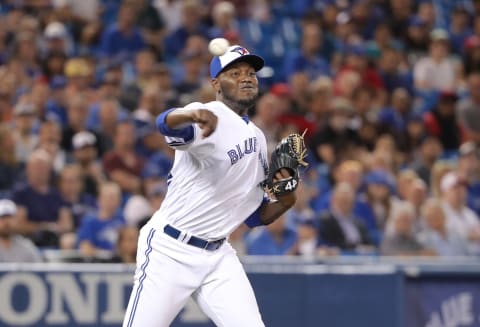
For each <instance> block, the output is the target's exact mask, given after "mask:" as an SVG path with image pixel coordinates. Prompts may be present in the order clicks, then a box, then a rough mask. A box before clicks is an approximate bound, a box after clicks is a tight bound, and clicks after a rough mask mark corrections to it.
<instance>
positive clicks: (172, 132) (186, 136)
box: [156, 108, 194, 146]
mask: <svg viewBox="0 0 480 327" xmlns="http://www.w3.org/2000/svg"><path fill="white" fill-rule="evenodd" d="M175 109H176V108H172V109H168V110H165V111H164V112H162V113H161V114H160V115H158V117H157V120H156V123H157V129H158V131H159V132H160V133H161V134H163V135H165V136H167V137H169V138H171V139H169V140H167V142H168V144H169V145H173V146H175V145H182V144H187V143H190V142H191V141H192V140H193V137H194V127H193V125H188V126H185V127H181V128H170V127H168V125H167V123H166V119H167V116H168V114H169V113H171V112H172V111H173V110H175Z"/></svg>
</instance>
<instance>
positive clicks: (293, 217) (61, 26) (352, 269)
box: [0, 0, 480, 327]
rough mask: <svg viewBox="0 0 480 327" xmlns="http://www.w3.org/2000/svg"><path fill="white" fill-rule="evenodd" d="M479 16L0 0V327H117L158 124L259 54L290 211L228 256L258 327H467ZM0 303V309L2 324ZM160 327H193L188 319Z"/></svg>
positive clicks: (290, 6)
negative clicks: (223, 61) (214, 59)
mask: <svg viewBox="0 0 480 327" xmlns="http://www.w3.org/2000/svg"><path fill="white" fill-rule="evenodd" d="M479 14H480V1H477V0H456V1H448V0H297V1H281V0H256V1H245V0H235V1H215V0H184V1H179V0H177V1H176V0H82V1H75V0H1V1H0V149H1V150H0V298H2V300H0V302H1V303H2V305H1V306H0V326H119V325H120V323H121V320H122V318H123V310H124V308H125V305H126V299H127V298H128V294H129V290H130V287H131V282H132V276H133V275H132V274H133V267H134V265H133V264H134V262H135V254H136V246H137V244H136V242H137V238H138V231H139V228H141V226H143V224H144V223H145V222H146V221H147V220H148V219H149V217H150V216H151V215H152V213H153V212H154V211H155V210H156V209H157V208H158V207H159V206H160V205H161V203H162V201H163V198H164V196H165V194H166V192H167V183H166V181H167V179H168V174H169V170H170V168H171V165H172V160H173V150H172V149H170V148H169V147H168V146H167V145H166V143H165V141H164V139H163V137H162V136H161V135H160V134H159V133H157V132H156V127H155V118H156V116H157V115H158V114H160V113H161V112H163V111H164V110H167V109H169V108H174V107H181V106H184V105H185V104H187V103H189V102H192V101H201V102H208V101H212V100H214V99H215V94H214V92H213V90H212V89H211V86H210V79H209V73H208V71H209V66H208V65H209V61H210V59H211V55H210V54H209V53H208V50H207V47H208V42H209V41H210V40H211V39H212V38H215V37H224V38H226V39H228V40H229V41H230V43H231V44H240V45H243V46H245V47H246V48H248V49H249V50H250V52H252V53H255V54H258V55H261V56H262V57H263V58H264V59H265V61H266V67H264V68H263V69H262V70H261V71H259V72H258V78H259V81H260V91H261V92H260V93H261V94H260V98H259V101H258V103H257V105H256V107H255V108H254V109H253V110H252V112H251V113H250V117H251V119H252V121H253V122H255V124H256V125H258V126H259V127H260V128H261V129H262V130H263V131H264V133H265V135H266V137H267V141H268V146H269V149H270V150H272V149H273V148H274V146H275V145H276V144H277V142H278V141H279V140H280V139H281V138H282V137H284V136H286V135H288V134H290V133H292V132H300V133H301V132H303V131H304V130H305V129H307V134H306V143H307V146H308V152H309V153H308V157H307V159H308V161H309V166H308V167H307V168H306V169H304V170H303V171H302V172H301V179H302V183H301V184H300V186H299V191H298V192H297V193H298V201H297V203H296V205H295V207H294V208H293V209H291V210H290V211H289V212H287V213H286V214H285V215H284V216H283V217H282V218H281V219H279V220H277V221H276V222H275V223H274V224H272V225H270V226H268V227H265V228H256V229H253V230H250V229H248V227H247V226H246V225H242V226H241V227H240V228H238V230H236V231H235V233H234V234H233V235H232V236H231V238H230V242H231V243H232V245H233V246H234V247H235V248H236V250H237V252H238V253H239V255H240V256H241V257H242V260H243V261H244V262H245V265H246V268H247V271H248V273H249V276H250V278H251V280H252V284H253V285H254V288H255V290H256V294H257V297H258V299H259V304H260V307H261V309H262V312H263V314H264V318H265V322H266V324H267V326H280V327H282V326H340V327H341V326H351V325H352V324H355V325H357V326H378V327H391V326H392V327H396V326H398V327H400V326H402V327H403V326H407V327H416V326H424V327H427V326H428V327H446V326H449V327H453V326H459V327H460V326H480V277H479V276H480V260H479V255H480V218H479V214H480V179H479V177H480V161H479V150H478V146H479V143H480V15H479ZM4 304H5V305H4ZM175 324H176V325H175V326H211V324H209V322H208V319H206V318H205V316H203V314H202V313H201V312H200V311H199V309H198V308H196V306H195V305H194V304H189V305H188V306H187V308H186V309H185V310H184V311H183V312H182V314H181V315H180V316H179V318H178V319H177V320H176V322H175Z"/></svg>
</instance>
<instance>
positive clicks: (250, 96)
mask: <svg viewBox="0 0 480 327" xmlns="http://www.w3.org/2000/svg"><path fill="white" fill-rule="evenodd" d="M237 95H238V99H239V100H241V101H255V100H256V99H257V97H258V89H254V88H251V89H242V90H240V92H238V94H237Z"/></svg>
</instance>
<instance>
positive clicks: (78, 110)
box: [61, 94, 88, 154]
mask: <svg viewBox="0 0 480 327" xmlns="http://www.w3.org/2000/svg"><path fill="white" fill-rule="evenodd" d="M87 115H88V101H87V99H85V98H84V94H77V95H75V96H73V97H72V98H70V99H68V105H67V117H68V119H67V125H66V126H65V127H64V128H63V130H62V143H61V147H62V149H64V150H65V151H66V152H67V153H68V154H71V153H72V151H73V143H72V140H73V137H74V135H75V134H77V133H79V132H81V131H85V130H86V121H87Z"/></svg>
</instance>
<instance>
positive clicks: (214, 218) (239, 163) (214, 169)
mask: <svg viewBox="0 0 480 327" xmlns="http://www.w3.org/2000/svg"><path fill="white" fill-rule="evenodd" d="M184 109H185V110H196V109H208V110H210V111H212V112H213V113H214V114H215V115H216V116H217V117H218V122H217V127H216V130H215V131H214V132H213V133H212V134H211V135H210V136H208V137H206V138H203V137H202V130H201V129H200V128H199V127H198V126H197V125H196V124H193V135H192V137H189V138H187V139H185V138H175V137H166V140H167V142H168V144H169V145H170V146H172V147H174V148H175V149H176V150H177V151H176V153H175V161H174V164H173V168H172V170H171V175H170V176H169V181H168V191H167V194H166V197H165V199H164V201H163V203H162V205H161V207H160V209H159V210H158V211H157V212H156V213H155V214H154V216H153V218H152V223H153V227H156V226H157V225H158V226H163V225H164V224H165V222H166V223H169V224H171V225H172V226H174V227H176V228H178V229H180V230H182V231H184V232H188V233H190V234H192V235H195V236H198V237H201V238H203V239H209V240H216V239H220V238H224V237H227V236H228V235H229V234H230V233H231V232H232V231H233V230H235V229H236V228H237V227H238V226H239V225H240V224H241V223H243V222H244V221H245V220H246V219H247V218H248V217H249V216H250V215H251V214H252V213H253V212H254V211H255V210H256V209H257V208H258V207H259V206H260V204H261V203H262V199H263V196H264V190H263V188H262V187H261V185H260V184H261V182H262V181H263V180H264V179H265V178H266V173H267V143H266V139H265V136H264V134H263V132H262V131H261V130H260V129H259V128H258V127H257V126H255V124H254V123H253V122H251V121H248V119H246V118H242V117H240V116H239V115H238V114H236V113H235V112H234V111H232V110H231V109H230V108H228V107H227V106H226V105H225V104H223V103H222V102H219V101H213V102H209V103H206V104H202V103H200V102H194V103H191V104H189V105H187V106H186V107H185V108H184ZM156 222H157V223H156Z"/></svg>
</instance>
